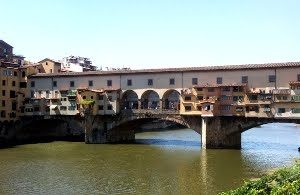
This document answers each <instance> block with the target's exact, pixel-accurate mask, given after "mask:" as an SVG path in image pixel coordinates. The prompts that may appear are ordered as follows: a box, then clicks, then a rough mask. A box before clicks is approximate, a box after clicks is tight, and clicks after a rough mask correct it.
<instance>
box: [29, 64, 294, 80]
mask: <svg viewBox="0 0 300 195" xmlns="http://www.w3.org/2000/svg"><path fill="white" fill-rule="evenodd" d="M288 67H300V62H284V63H266V64H244V65H225V66H202V67H186V68H163V69H141V70H113V71H88V72H63V73H51V74H50V73H49V74H45V73H39V74H36V75H33V76H31V77H67V76H97V75H120V74H121V75H122V74H145V73H176V72H194V71H203V72H205V71H234V70H251V69H268V68H278V69H279V68H288Z"/></svg>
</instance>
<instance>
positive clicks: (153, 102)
mask: <svg viewBox="0 0 300 195" xmlns="http://www.w3.org/2000/svg"><path fill="white" fill-rule="evenodd" d="M159 108H160V98H159V95H158V93H157V92H156V91H154V90H147V91H145V92H144V93H143V94H142V95H141V109H159Z"/></svg>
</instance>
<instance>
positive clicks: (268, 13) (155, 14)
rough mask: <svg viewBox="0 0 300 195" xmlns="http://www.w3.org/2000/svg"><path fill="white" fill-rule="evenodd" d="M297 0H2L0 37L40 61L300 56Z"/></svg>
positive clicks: (180, 61) (186, 62) (159, 62)
mask: <svg viewBox="0 0 300 195" xmlns="http://www.w3.org/2000/svg"><path fill="white" fill-rule="evenodd" d="M299 8H300V1H298V0H206V1H204V0H43V1H41V0H26V1H23V0H0V15H1V17H0V39H2V40H4V41H6V42H7V43H9V44H11V45H12V46H14V51H15V53H16V54H19V55H23V56H25V57H26V59H27V60H30V61H33V62H37V61H39V60H42V59H44V58H46V57H47V58H51V59H55V60H59V59H62V58H63V57H65V56H69V55H76V56H77V55H78V56H84V57H89V58H91V60H92V61H93V63H94V65H97V66H98V67H102V68H103V69H104V68H105V67H116V68H122V67H130V68H131V69H143V68H168V67H191V66H208V65H231V64H251V63H269V62H289V61H300V11H299Z"/></svg>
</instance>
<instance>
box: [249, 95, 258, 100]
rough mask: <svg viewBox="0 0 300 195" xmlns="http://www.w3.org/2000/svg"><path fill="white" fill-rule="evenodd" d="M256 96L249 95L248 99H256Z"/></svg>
mask: <svg viewBox="0 0 300 195" xmlns="http://www.w3.org/2000/svg"><path fill="white" fill-rule="evenodd" d="M257 98H258V96H257V95H250V96H249V100H257Z"/></svg>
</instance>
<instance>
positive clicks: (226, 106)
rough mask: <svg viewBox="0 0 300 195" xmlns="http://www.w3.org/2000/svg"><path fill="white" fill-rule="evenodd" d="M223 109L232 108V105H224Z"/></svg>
mask: <svg viewBox="0 0 300 195" xmlns="http://www.w3.org/2000/svg"><path fill="white" fill-rule="evenodd" d="M221 110H231V105H222V106H221Z"/></svg>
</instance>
